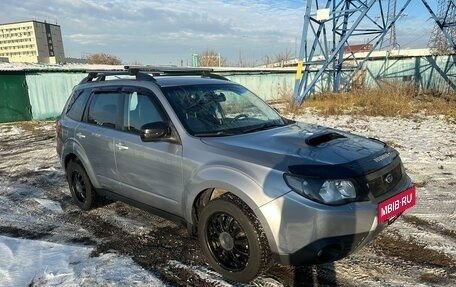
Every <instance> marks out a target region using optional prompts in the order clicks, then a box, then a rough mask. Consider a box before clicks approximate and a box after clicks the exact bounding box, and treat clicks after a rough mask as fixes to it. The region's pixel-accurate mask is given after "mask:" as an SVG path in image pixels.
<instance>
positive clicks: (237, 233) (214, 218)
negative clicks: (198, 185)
mask: <svg viewBox="0 0 456 287" xmlns="http://www.w3.org/2000/svg"><path fill="white" fill-rule="evenodd" d="M198 238H199V242H200V245H201V249H202V250H203V253H204V254H205V256H206V258H207V260H208V262H209V264H210V265H211V267H212V268H214V269H215V270H216V271H217V272H219V273H220V274H221V275H222V276H224V277H225V278H227V279H231V280H235V281H238V282H244V283H247V282H250V281H251V280H253V279H254V278H255V277H257V276H258V275H260V274H261V273H263V272H264V271H266V270H267V269H268V268H269V263H270V261H271V259H270V258H271V253H270V249H269V245H268V242H267V239H266V235H265V234H264V231H263V229H262V227H261V225H260V223H259V221H258V219H257V218H256V217H255V215H254V214H253V213H252V211H251V210H250V209H249V208H248V207H247V206H246V205H245V204H244V203H243V202H242V201H241V200H240V199H238V198H236V197H234V196H232V195H228V196H227V195H223V196H222V197H221V198H219V199H215V200H213V201H210V202H209V203H208V204H207V205H206V206H205V208H204V209H203V211H202V212H201V217H200V220H199V222H198Z"/></svg>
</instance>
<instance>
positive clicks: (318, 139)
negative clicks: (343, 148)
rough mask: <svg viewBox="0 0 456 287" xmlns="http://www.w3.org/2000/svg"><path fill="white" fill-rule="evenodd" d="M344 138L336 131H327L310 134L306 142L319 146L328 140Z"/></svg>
mask: <svg viewBox="0 0 456 287" xmlns="http://www.w3.org/2000/svg"><path fill="white" fill-rule="evenodd" d="M340 138H346V136H344V135H342V134H339V133H336V132H327V133H320V134H316V135H312V136H310V137H308V138H307V139H306V144H308V145H310V146H319V145H321V144H323V143H327V142H330V141H332V140H335V139H340Z"/></svg>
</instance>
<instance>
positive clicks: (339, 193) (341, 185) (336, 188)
mask: <svg viewBox="0 0 456 287" xmlns="http://www.w3.org/2000/svg"><path fill="white" fill-rule="evenodd" d="M284 178H285V182H286V183H287V185H288V186H289V187H290V188H291V189H293V191H295V192H297V193H299V194H301V195H302V196H304V197H307V198H309V199H312V200H314V201H318V202H321V203H326V204H342V203H345V202H349V201H353V200H354V199H356V189H355V186H354V185H353V183H352V182H351V181H350V180H346V179H331V180H329V179H328V180H324V179H313V178H303V177H298V176H294V175H290V174H285V175H284Z"/></svg>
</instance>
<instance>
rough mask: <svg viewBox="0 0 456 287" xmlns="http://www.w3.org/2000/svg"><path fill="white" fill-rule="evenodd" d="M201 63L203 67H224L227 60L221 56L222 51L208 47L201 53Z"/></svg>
mask: <svg viewBox="0 0 456 287" xmlns="http://www.w3.org/2000/svg"><path fill="white" fill-rule="evenodd" d="M199 64H200V66H201V67H223V66H225V64H226V60H225V58H223V57H221V56H220V53H216V52H215V51H214V50H209V49H207V50H206V51H204V52H202V53H200V54H199Z"/></svg>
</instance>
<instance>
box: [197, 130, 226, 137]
mask: <svg viewBox="0 0 456 287" xmlns="http://www.w3.org/2000/svg"><path fill="white" fill-rule="evenodd" d="M232 135H235V134H234V133H230V132H227V131H216V132H204V133H195V134H194V136H195V137H220V136H232Z"/></svg>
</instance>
